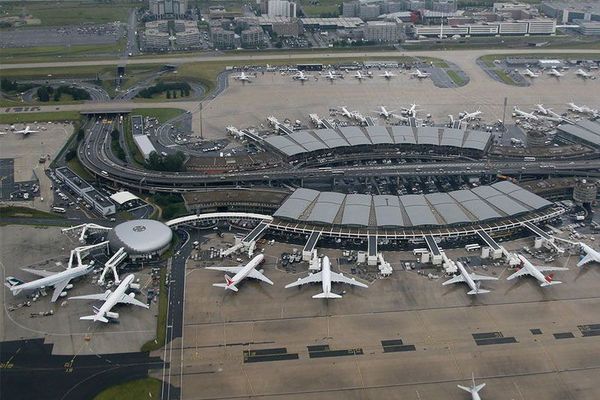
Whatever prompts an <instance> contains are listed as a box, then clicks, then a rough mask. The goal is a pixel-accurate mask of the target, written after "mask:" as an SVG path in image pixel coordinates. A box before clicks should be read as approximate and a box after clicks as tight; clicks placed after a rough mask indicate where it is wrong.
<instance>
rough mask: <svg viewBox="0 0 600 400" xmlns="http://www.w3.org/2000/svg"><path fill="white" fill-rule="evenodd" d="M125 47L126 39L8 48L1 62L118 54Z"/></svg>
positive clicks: (0, 57)
mask: <svg viewBox="0 0 600 400" xmlns="http://www.w3.org/2000/svg"><path fill="white" fill-rule="evenodd" d="M124 48H125V41H124V40H119V41H118V42H115V43H110V44H90V45H87V44H85V45H75V46H44V47H25V48H6V49H2V51H1V52H0V62H4V63H11V62H12V63H15V62H19V63H22V62H46V61H61V60H69V59H72V58H78V59H81V58H84V57H85V58H86V59H89V58H90V57H94V56H97V57H105V56H107V55H110V56H116V55H118V54H120V53H121V52H122V51H123V49H124Z"/></svg>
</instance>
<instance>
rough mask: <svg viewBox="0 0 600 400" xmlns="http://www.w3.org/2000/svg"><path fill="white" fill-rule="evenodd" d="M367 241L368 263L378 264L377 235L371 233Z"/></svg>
mask: <svg viewBox="0 0 600 400" xmlns="http://www.w3.org/2000/svg"><path fill="white" fill-rule="evenodd" d="M367 243H368V248H367V265H377V236H372V235H369V236H368V238H367Z"/></svg>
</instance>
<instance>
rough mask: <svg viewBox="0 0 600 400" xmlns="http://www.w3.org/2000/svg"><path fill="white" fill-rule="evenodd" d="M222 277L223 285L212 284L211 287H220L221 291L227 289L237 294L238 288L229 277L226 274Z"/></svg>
mask: <svg viewBox="0 0 600 400" xmlns="http://www.w3.org/2000/svg"><path fill="white" fill-rule="evenodd" d="M224 277H225V283H213V286H216V287H222V288H223V289H229V290H233V291H234V292H237V291H238V288H237V287H236V286H235V282H234V281H233V280H232V279H231V277H230V276H229V275H227V274H225V275H224Z"/></svg>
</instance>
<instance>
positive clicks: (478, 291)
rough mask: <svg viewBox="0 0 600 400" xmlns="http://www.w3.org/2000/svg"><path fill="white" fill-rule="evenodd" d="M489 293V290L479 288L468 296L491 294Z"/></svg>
mask: <svg viewBox="0 0 600 400" xmlns="http://www.w3.org/2000/svg"><path fill="white" fill-rule="evenodd" d="M489 292H490V291H489V290H485V289H479V288H477V289H475V290H471V291H468V292H467V294H483V293H489Z"/></svg>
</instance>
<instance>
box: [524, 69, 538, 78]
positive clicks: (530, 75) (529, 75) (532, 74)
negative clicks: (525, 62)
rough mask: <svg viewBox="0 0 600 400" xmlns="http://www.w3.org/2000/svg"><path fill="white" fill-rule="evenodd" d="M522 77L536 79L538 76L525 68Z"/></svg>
mask: <svg viewBox="0 0 600 400" xmlns="http://www.w3.org/2000/svg"><path fill="white" fill-rule="evenodd" d="M523 75H525V76H528V77H530V78H538V77H539V76H540V74H536V73H535V72H533V71H532V70H530V69H529V68H527V69H526V70H525V71H524V72H523Z"/></svg>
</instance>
